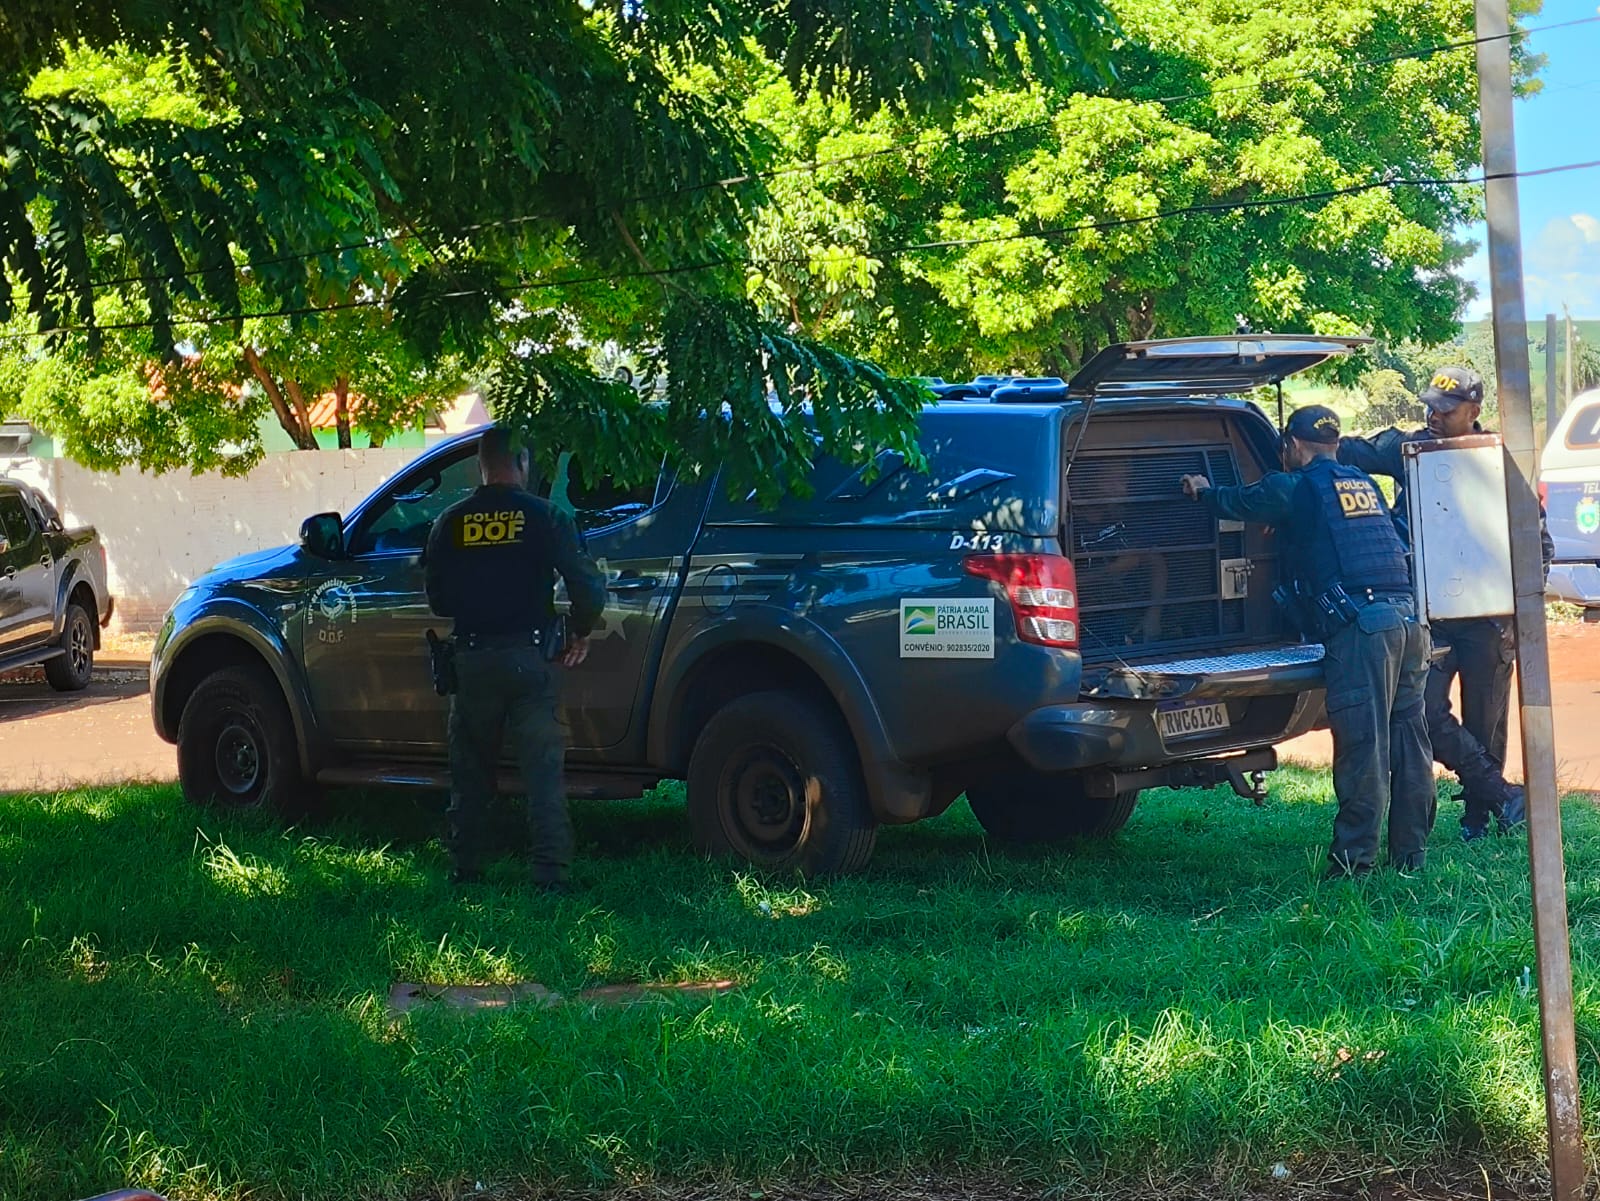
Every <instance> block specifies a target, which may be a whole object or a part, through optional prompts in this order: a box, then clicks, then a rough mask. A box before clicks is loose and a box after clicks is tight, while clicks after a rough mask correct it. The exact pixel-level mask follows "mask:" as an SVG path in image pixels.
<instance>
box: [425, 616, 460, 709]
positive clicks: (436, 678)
mask: <svg viewBox="0 0 1600 1201" xmlns="http://www.w3.org/2000/svg"><path fill="white" fill-rule="evenodd" d="M428 668H429V670H430V671H431V672H432V673H433V690H434V691H435V692H437V693H438V694H439V695H440V696H449V695H450V694H451V693H452V692H454V691H455V690H456V647H455V643H454V642H452V641H447V640H445V639H442V638H440V637H439V635H437V634H435V633H434V632H433V631H432V630H429V631H428Z"/></svg>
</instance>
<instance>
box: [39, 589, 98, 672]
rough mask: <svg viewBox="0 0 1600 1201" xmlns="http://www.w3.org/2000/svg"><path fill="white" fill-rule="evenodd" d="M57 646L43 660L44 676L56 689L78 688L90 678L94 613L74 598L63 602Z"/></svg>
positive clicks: (92, 655)
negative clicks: (57, 651) (57, 650)
mask: <svg viewBox="0 0 1600 1201" xmlns="http://www.w3.org/2000/svg"><path fill="white" fill-rule="evenodd" d="M61 649H62V651H63V652H64V653H63V654H60V655H57V656H56V657H55V658H54V659H46V660H45V662H44V678H45V680H46V681H47V682H48V683H49V685H50V687H52V688H54V689H55V690H56V691H57V692H80V691H82V690H83V689H85V688H87V687H88V686H89V681H90V680H91V679H93V678H94V616H93V614H91V613H90V612H89V610H87V609H85V608H84V607H83V605H82V604H81V603H80V602H78V601H68V602H67V614H66V617H65V619H64V620H63V621H62V623H61Z"/></svg>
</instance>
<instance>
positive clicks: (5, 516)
mask: <svg viewBox="0 0 1600 1201" xmlns="http://www.w3.org/2000/svg"><path fill="white" fill-rule="evenodd" d="M0 534H4V535H5V537H6V540H7V541H8V542H10V543H11V545H12V547H13V548H15V547H19V546H21V545H22V544H23V543H25V542H31V541H32V540H33V519H32V518H31V517H30V516H29V515H28V510H27V509H25V508H24V507H23V504H22V497H20V496H18V495H17V494H16V493H15V492H0Z"/></svg>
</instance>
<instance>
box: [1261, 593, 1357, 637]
mask: <svg viewBox="0 0 1600 1201" xmlns="http://www.w3.org/2000/svg"><path fill="white" fill-rule="evenodd" d="M1272 599H1273V600H1274V601H1276V602H1277V603H1278V607H1279V608H1281V609H1282V610H1283V611H1284V612H1285V613H1286V614H1287V615H1288V617H1289V620H1290V622H1291V623H1293V625H1294V628H1295V629H1297V630H1299V631H1300V632H1301V633H1302V634H1304V635H1305V636H1306V637H1308V638H1315V639H1316V640H1317V641H1318V642H1326V641H1327V640H1328V639H1329V638H1331V637H1332V636H1333V635H1334V634H1337V633H1338V632H1339V631H1340V630H1342V629H1344V628H1345V626H1347V625H1350V624H1351V623H1352V622H1354V621H1355V620H1356V617H1357V615H1358V611H1357V609H1356V604H1355V602H1354V601H1353V600H1351V599H1350V594H1349V593H1347V592H1346V591H1345V590H1344V586H1343V585H1341V584H1335V585H1334V586H1333V587H1331V588H1329V589H1328V590H1327V591H1325V592H1319V593H1317V594H1316V595H1315V596H1313V595H1311V594H1310V593H1309V592H1307V591H1306V590H1305V588H1304V587H1302V585H1301V584H1300V581H1299V580H1295V581H1293V582H1291V583H1287V584H1279V585H1278V586H1277V587H1276V588H1274V589H1273V590H1272Z"/></svg>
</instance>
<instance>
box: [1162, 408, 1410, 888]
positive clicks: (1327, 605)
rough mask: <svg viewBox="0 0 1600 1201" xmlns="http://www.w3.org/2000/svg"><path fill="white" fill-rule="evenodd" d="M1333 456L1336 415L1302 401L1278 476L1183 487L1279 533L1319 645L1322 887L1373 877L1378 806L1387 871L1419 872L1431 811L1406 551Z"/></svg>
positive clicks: (1363, 480)
mask: <svg viewBox="0 0 1600 1201" xmlns="http://www.w3.org/2000/svg"><path fill="white" fill-rule="evenodd" d="M1338 446H1339V417H1338V414H1336V413H1334V412H1333V410H1332V409H1327V408H1324V407H1323V406H1321V405H1309V406H1307V407H1305V408H1302V409H1298V410H1296V411H1295V413H1294V414H1293V415H1292V416H1291V417H1290V418H1289V422H1288V425H1287V426H1286V427H1285V429H1284V433H1283V439H1282V443H1281V447H1280V449H1281V453H1282V459H1283V468H1284V470H1283V471H1274V472H1269V473H1268V474H1267V475H1265V476H1263V477H1262V478H1261V479H1260V480H1258V481H1256V482H1255V483H1253V484H1246V485H1244V486H1242V487H1236V488H1214V487H1212V485H1211V482H1210V481H1209V480H1208V479H1206V477H1205V476H1203V475H1187V476H1184V477H1183V478H1182V480H1181V484H1182V487H1183V491H1184V494H1185V495H1187V496H1190V497H1193V498H1194V499H1196V500H1198V501H1199V502H1200V503H1202V504H1204V505H1205V506H1206V508H1207V509H1209V510H1210V511H1211V512H1212V513H1213V514H1214V515H1215V516H1217V517H1219V518H1223V519H1227V520H1232V521H1249V522H1255V523H1257V524H1261V525H1268V526H1273V527H1275V528H1277V529H1278V530H1279V532H1280V543H1279V545H1280V546H1281V547H1282V548H1283V553H1284V557H1285V560H1286V565H1287V567H1288V568H1289V569H1290V570H1291V571H1292V581H1293V583H1292V585H1286V589H1287V591H1286V593H1285V594H1284V599H1285V600H1286V601H1288V602H1290V608H1291V612H1293V613H1294V615H1295V618H1296V621H1297V623H1298V624H1299V625H1300V626H1301V628H1302V630H1303V632H1305V633H1307V634H1309V635H1310V636H1312V637H1314V638H1318V639H1320V640H1321V642H1322V644H1323V647H1324V656H1323V670H1324V673H1325V675H1326V683H1327V708H1328V725H1329V726H1330V727H1331V729H1332V731H1333V789H1334V793H1335V795H1336V796H1337V797H1338V802H1339V812H1338V815H1337V816H1336V817H1335V818H1334V822H1333V844H1332V846H1331V847H1330V848H1329V851H1328V860H1329V866H1328V876H1329V877H1330V878H1336V877H1342V876H1349V875H1365V874H1366V873H1367V872H1370V871H1371V870H1372V868H1373V866H1374V864H1375V862H1376V860H1377V855H1378V841H1379V833H1380V829H1381V827H1382V824H1383V819H1384V812H1385V810H1387V811H1388V818H1389V862H1390V863H1391V864H1392V865H1394V866H1395V867H1397V868H1400V869H1401V870H1405V871H1415V870H1420V869H1421V868H1422V866H1423V864H1424V861H1425V859H1426V856H1427V842H1428V834H1429V832H1430V831H1431V830H1432V828H1433V818H1434V807H1435V806H1434V785H1433V757H1432V752H1431V750H1430V748H1429V746H1428V731H1427V727H1426V724H1425V722H1424V720H1423V711H1422V709H1423V705H1422V697H1423V686H1424V681H1425V679H1426V677H1427V674H1428V659H1427V652H1428V648H1427V634H1426V631H1425V630H1424V629H1423V627H1422V626H1421V624H1419V623H1418V621H1417V619H1416V615H1415V613H1414V611H1413V605H1414V602H1413V600H1412V595H1411V577H1410V572H1409V570H1408V568H1407V564H1406V555H1405V548H1404V547H1403V546H1402V545H1401V543H1400V537H1399V535H1398V534H1397V533H1396V532H1395V528H1394V523H1393V522H1392V521H1391V520H1390V517H1389V510H1388V506H1387V505H1385V504H1384V500H1383V494H1382V493H1381V492H1379V491H1378V487H1377V485H1376V484H1375V483H1373V481H1372V480H1371V479H1370V478H1369V477H1368V476H1367V475H1365V474H1364V473H1362V472H1360V471H1357V470H1356V469H1355V468H1352V467H1344V466H1341V465H1340V464H1339V463H1338V462H1337V460H1336V458H1335V456H1336V454H1337V452H1338Z"/></svg>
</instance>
